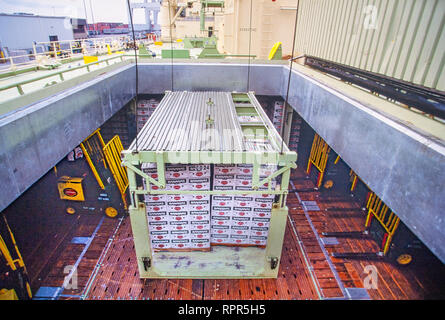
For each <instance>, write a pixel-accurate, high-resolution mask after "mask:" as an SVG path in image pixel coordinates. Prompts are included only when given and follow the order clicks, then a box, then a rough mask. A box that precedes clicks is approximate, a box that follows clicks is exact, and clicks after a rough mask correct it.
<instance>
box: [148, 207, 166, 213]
mask: <svg viewBox="0 0 445 320" xmlns="http://www.w3.org/2000/svg"><path fill="white" fill-rule="evenodd" d="M145 209H146V211H147V213H148V214H151V213H152V212H160V211H167V206H165V205H162V206H152V205H149V206H148V205H147V206H145Z"/></svg>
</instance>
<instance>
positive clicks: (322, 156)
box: [306, 134, 331, 188]
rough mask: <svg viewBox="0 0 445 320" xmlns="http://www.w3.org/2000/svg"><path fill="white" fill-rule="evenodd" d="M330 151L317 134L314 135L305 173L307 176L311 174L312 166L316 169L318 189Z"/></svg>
mask: <svg viewBox="0 0 445 320" xmlns="http://www.w3.org/2000/svg"><path fill="white" fill-rule="evenodd" d="M330 150H331V149H330V148H329V145H328V144H327V143H326V142H325V141H324V140H323V139H322V138H321V137H320V136H319V135H318V134H315V136H314V141H313V142H312V148H311V153H310V155H309V161H308V164H307V170H306V172H307V173H308V174H309V173H310V172H311V166H312V165H314V167H315V168H317V169H318V171H319V172H320V173H319V175H318V180H317V187H318V188H319V187H320V186H321V183H322V181H323V176H324V172H325V170H326V164H327V162H328V155H329V151H330Z"/></svg>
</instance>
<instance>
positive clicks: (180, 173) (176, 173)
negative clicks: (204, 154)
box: [165, 170, 188, 179]
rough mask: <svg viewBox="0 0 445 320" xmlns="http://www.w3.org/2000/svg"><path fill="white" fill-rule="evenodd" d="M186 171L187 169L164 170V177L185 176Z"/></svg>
mask: <svg viewBox="0 0 445 320" xmlns="http://www.w3.org/2000/svg"><path fill="white" fill-rule="evenodd" d="M187 177H188V172H187V171H167V170H166V171H165V178H166V179H181V178H187Z"/></svg>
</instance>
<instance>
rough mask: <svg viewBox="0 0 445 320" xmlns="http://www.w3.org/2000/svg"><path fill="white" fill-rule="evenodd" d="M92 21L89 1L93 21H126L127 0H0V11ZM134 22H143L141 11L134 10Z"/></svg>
mask: <svg viewBox="0 0 445 320" xmlns="http://www.w3.org/2000/svg"><path fill="white" fill-rule="evenodd" d="M84 3H85V5H86V9H87V10H86V11H87V12H86V14H87V19H88V23H92V22H93V19H92V15H91V8H90V3H91V5H92V11H93V17H94V22H123V23H127V22H128V21H127V19H128V18H127V0H0V12H2V13H14V12H26V13H34V14H39V15H49V16H54V15H56V16H70V17H73V18H85V7H84ZM133 18H134V22H135V23H143V22H144V19H143V15H142V12H138V11H135V12H134V16H133Z"/></svg>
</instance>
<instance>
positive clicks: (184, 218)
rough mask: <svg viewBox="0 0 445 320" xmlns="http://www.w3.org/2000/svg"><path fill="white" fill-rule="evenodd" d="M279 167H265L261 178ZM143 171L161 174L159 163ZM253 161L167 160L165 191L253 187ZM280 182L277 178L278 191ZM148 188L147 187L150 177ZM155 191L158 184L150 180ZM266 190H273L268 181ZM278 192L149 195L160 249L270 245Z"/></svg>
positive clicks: (154, 240)
mask: <svg viewBox="0 0 445 320" xmlns="http://www.w3.org/2000/svg"><path fill="white" fill-rule="evenodd" d="M276 170H277V166H276V165H262V166H261V168H260V180H262V179H264V178H265V177H267V176H269V175H271V174H272V173H273V172H274V171H276ZM142 171H143V172H145V173H146V174H147V175H149V176H150V177H152V178H153V179H157V178H158V174H157V169H156V164H154V163H150V164H148V163H145V164H143V165H142ZM252 173H253V167H252V165H245V164H239V165H213V175H212V174H211V166H210V165H194V164H193V165H192V164H177V165H176V164H167V165H166V166H165V179H166V188H165V190H175V191H195V190H196V191H198V190H202V191H209V190H218V191H222V192H224V191H227V190H238V191H243V190H246V191H247V190H252ZM275 187H276V180H272V181H271V188H272V190H273V189H275ZM144 188H145V189H146V188H147V186H146V185H145V181H144ZM150 188H151V189H152V190H157V186H155V185H153V184H150ZM259 189H260V190H265V192H267V191H266V190H267V189H268V186H267V184H265V185H263V186H261V187H260V188H259ZM274 198H275V197H274V195H270V194H266V193H264V194H260V195H249V194H239V195H233V194H231V195H229V194H224V193H223V194H221V195H212V196H210V195H198V194H175V195H145V203H146V208H147V215H148V224H149V232H150V237H151V242H152V248H153V249H154V250H157V251H160V250H169V251H175V250H178V251H181V250H187V251H189V250H209V249H210V245H211V244H212V245H234V246H260V247H264V246H266V244H267V237H268V233H269V225H270V217H271V211H272V204H273V202H274Z"/></svg>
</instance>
